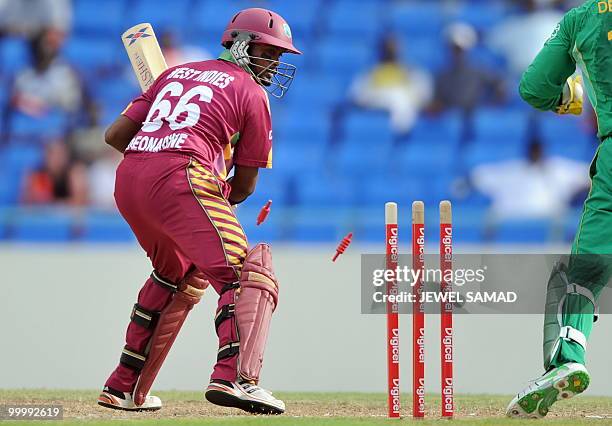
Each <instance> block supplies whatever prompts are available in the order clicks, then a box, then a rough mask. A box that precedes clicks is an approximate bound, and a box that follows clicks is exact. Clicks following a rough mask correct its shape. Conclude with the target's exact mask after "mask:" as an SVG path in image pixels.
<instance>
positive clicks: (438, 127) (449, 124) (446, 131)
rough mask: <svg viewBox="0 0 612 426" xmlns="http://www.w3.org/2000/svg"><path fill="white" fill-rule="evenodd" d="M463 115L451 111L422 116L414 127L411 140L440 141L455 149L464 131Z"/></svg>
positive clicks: (423, 141)
mask: <svg viewBox="0 0 612 426" xmlns="http://www.w3.org/2000/svg"><path fill="white" fill-rule="evenodd" d="M463 126H464V123H463V117H462V116H461V114H460V113H458V112H449V113H444V114H440V115H438V116H435V117H427V116H421V117H420V118H419V119H418V120H417V122H416V124H415V126H414V128H413V129H412V135H411V140H412V141H415V142H422V143H425V142H427V143H439V144H443V145H445V146H448V147H450V148H451V149H455V148H456V147H457V145H458V143H459V141H460V139H461V136H462V133H463Z"/></svg>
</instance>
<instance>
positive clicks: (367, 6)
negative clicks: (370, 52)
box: [326, 0, 383, 41]
mask: <svg viewBox="0 0 612 426" xmlns="http://www.w3.org/2000/svg"><path fill="white" fill-rule="evenodd" d="M355 6H356V5H355V2H354V1H351V0H337V1H335V2H333V3H332V4H331V6H330V7H329V11H328V13H327V25H326V29H327V31H328V33H329V34H331V35H332V36H335V37H336V38H338V39H340V40H343V41H346V40H347V39H349V38H352V37H356V38H358V39H363V38H374V37H375V36H376V35H378V33H379V32H380V30H381V22H382V19H381V18H382V16H383V3H382V2H378V1H360V2H359V7H355Z"/></svg>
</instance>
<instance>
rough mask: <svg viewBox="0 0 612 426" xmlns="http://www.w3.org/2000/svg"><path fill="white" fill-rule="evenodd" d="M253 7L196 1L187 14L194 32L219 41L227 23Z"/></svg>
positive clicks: (221, 2)
mask: <svg viewBox="0 0 612 426" xmlns="http://www.w3.org/2000/svg"><path fill="white" fill-rule="evenodd" d="M247 7H254V6H253V4H252V3H250V2H247V1H243V0H236V1H231V2H229V1H227V2H226V1H216V0H196V2H195V6H193V9H191V11H190V14H189V20H188V21H187V22H189V23H190V24H191V25H192V26H194V27H195V28H194V29H195V30H196V31H206V32H207V33H209V34H211V36H213V35H214V37H215V39H216V38H218V39H219V40H220V39H221V34H222V33H223V31H224V30H225V27H226V26H227V23H228V22H229V21H230V20H231V19H232V18H233V16H234V15H235V14H236V13H238V12H239V11H240V10H242V9H245V8H247ZM164 9H165V8H164Z"/></svg>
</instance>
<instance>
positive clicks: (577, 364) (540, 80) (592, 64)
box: [506, 0, 612, 418]
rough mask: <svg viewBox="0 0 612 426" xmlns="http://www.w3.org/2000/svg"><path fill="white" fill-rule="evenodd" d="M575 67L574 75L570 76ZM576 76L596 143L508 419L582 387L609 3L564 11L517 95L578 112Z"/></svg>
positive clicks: (606, 236)
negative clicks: (535, 371) (539, 357)
mask: <svg viewBox="0 0 612 426" xmlns="http://www.w3.org/2000/svg"><path fill="white" fill-rule="evenodd" d="M577 66H578V67H579V68H580V69H581V71H582V76H579V75H574V74H575V72H576V67H577ZM583 80H584V85H585V89H586V92H587V95H588V97H589V100H590V102H591V104H592V105H593V108H594V109H595V113H596V114H597V121H598V136H599V139H600V141H601V142H600V144H599V147H598V149H597V152H596V154H595V157H594V159H593V162H592V163H591V168H590V178H591V190H590V192H589V195H588V197H587V199H586V201H585V204H584V209H583V211H582V217H581V220H580V225H579V227H578V231H577V233H576V236H575V238H574V242H573V245H572V252H571V255H570V256H569V261H568V262H566V263H567V265H566V264H565V263H561V262H560V263H558V264H557V265H556V266H555V267H554V268H553V271H552V273H551V276H550V279H549V282H548V287H547V295H546V308H545V319H544V370H545V373H544V375H542V376H541V377H540V378H538V379H537V380H535V381H534V382H533V383H532V384H531V385H530V386H528V387H527V388H526V389H524V390H523V391H522V392H520V393H519V394H518V395H517V396H516V397H515V398H514V399H513V400H512V401H511V402H510V405H509V406H508V408H507V411H506V414H507V415H508V416H510V417H534V418H540V417H544V416H545V415H546V414H547V413H548V410H549V408H550V406H551V405H552V404H553V403H555V401H557V400H563V399H568V398H571V397H573V396H574V395H578V394H579V393H582V392H584V390H585V389H586V388H587V387H588V385H589V380H590V378H589V373H588V371H587V369H586V367H585V352H586V347H587V340H588V338H589V335H590V334H591V330H592V327H593V322H594V321H596V320H597V314H598V308H597V306H598V305H597V302H598V299H599V295H600V294H601V291H602V289H603V288H604V287H605V285H606V283H607V282H608V279H609V278H610V273H611V270H610V265H611V264H612V262H610V260H611V258H610V254H612V138H611V137H612V2H609V1H597V0H589V1H586V2H585V3H584V4H582V6H579V7H577V8H574V9H572V10H570V11H569V12H567V14H566V15H565V16H564V18H563V20H562V21H561V23H560V24H559V25H558V26H557V28H556V29H555V30H554V32H553V34H552V35H551V37H550V39H549V40H548V41H547V42H546V44H545V45H544V47H543V48H542V50H541V52H540V53H539V54H538V56H537V57H536V58H535V60H534V61H533V63H532V64H531V65H530V66H529V68H528V69H527V71H526V72H525V74H524V75H523V78H522V80H521V84H520V94H521V96H522V97H523V99H524V100H525V101H527V102H528V103H529V104H531V105H532V106H533V107H535V108H537V109H540V110H551V111H554V112H556V113H557V114H576V115H578V114H580V113H581V112H582V103H583V99H582V97H583V86H582V83H583ZM566 143H572V141H571V140H568V141H566Z"/></svg>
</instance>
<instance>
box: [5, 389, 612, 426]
mask: <svg viewBox="0 0 612 426" xmlns="http://www.w3.org/2000/svg"><path fill="white" fill-rule="evenodd" d="M156 394H157V395H158V396H160V397H161V398H162V400H163V401H164V408H163V409H162V410H160V411H158V412H156V413H126V412H121V411H114V410H107V409H104V408H101V407H98V406H97V405H96V404H95V399H96V397H97V395H98V392H97V391H88V390H85V391H84V390H48V389H34V390H2V389H0V404H6V403H9V402H10V403H24V404H44V403H46V404H51V403H56V404H62V405H64V408H65V414H64V418H65V420H64V421H62V422H61V423H58V422H52V421H49V422H44V421H36V422H26V421H19V422H18V423H17V422H6V424H12V423H16V424H20V425H23V424H28V423H31V424H35V425H40V424H44V423H50V424H62V425H64V424H68V425H78V424H86V425H88V426H98V425H100V426H101V425H105V426H107V425H119V424H142V425H145V424H147V425H149V424H153V425H167V424H172V425H181V426H182V425H272V426H275V425H278V426H285V425H315V426H318V425H334V426H345V425H389V424H393V423H394V422H398V420H391V419H387V418H385V413H386V411H385V401H386V400H385V396H384V395H383V394H371V393H296V392H278V393H277V394H275V395H277V396H278V397H279V398H281V399H283V400H285V402H286V404H287V408H288V410H287V413H286V414H285V415H282V416H276V417H263V416H250V415H243V414H241V412H240V411H237V410H232V409H224V408H218V407H215V406H213V405H211V404H208V403H207V402H205V401H204V400H203V397H202V393H201V392H184V391H164V392H156ZM509 400H510V397H509V396H499V395H457V396H456V397H455V403H456V406H457V415H456V418H455V419H454V420H453V423H459V424H465V425H467V424H470V425H471V424H476V425H514V426H516V425H520V424H525V423H526V422H523V421H516V420H511V419H506V418H505V417H503V412H504V409H505V407H506V404H507V403H508V401H509ZM402 403H403V406H402V413H403V414H404V418H403V419H402V420H399V422H400V423H406V422H410V421H411V417H410V405H411V397H410V395H403V397H402ZM426 403H427V407H428V410H429V412H428V419H426V420H423V421H419V422H418V423H419V424H420V425H434V424H435V425H440V424H446V423H445V422H447V421H446V420H442V419H440V418H439V417H438V416H439V414H438V410H439V396H436V395H428V396H427V399H426ZM588 416H600V417H601V418H599V419H595V418H593V419H590V418H587V417H588ZM527 423H531V422H527ZM540 423H542V422H541V421H540ZM544 423H546V424H549V423H550V424H554V425H568V426H570V425H571V426H574V425H579V424H599V425H602V424H612V398H603V397H577V398H575V399H572V400H571V401H566V402H563V403H559V404H557V405H555V406H554V407H553V410H551V413H550V417H549V418H547V419H546V420H545V421H544ZM2 424H5V422H2ZM534 424H535V423H534Z"/></svg>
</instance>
